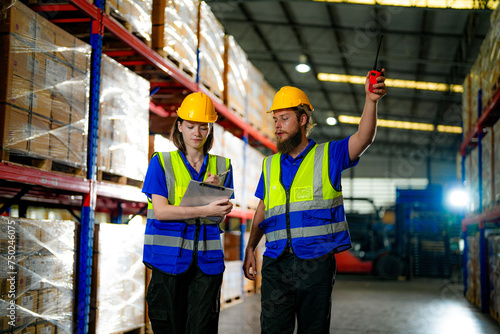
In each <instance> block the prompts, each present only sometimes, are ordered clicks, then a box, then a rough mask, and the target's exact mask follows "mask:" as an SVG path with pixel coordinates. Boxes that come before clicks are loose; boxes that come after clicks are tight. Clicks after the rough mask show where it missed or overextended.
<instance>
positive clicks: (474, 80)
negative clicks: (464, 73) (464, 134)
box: [469, 57, 482, 126]
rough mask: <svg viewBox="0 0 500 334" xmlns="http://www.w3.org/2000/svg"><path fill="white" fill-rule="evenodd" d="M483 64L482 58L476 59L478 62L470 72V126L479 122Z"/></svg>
mask: <svg viewBox="0 0 500 334" xmlns="http://www.w3.org/2000/svg"><path fill="white" fill-rule="evenodd" d="M481 63H482V58H481V57H478V58H476V61H475V62H474V64H473V65H472V67H471V71H470V92H469V93H470V94H471V101H472V102H471V109H470V124H471V125H472V126H474V124H476V122H477V118H478V117H477V114H478V103H477V102H478V92H479V90H480V89H481V79H482V75H481Z"/></svg>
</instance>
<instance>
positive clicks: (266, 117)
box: [260, 81, 276, 140]
mask: <svg viewBox="0 0 500 334" xmlns="http://www.w3.org/2000/svg"><path fill="white" fill-rule="evenodd" d="M263 87H264V89H263V90H262V95H261V97H260V99H261V101H262V102H261V104H262V106H263V107H264V108H263V109H262V110H263V111H262V112H263V114H262V128H261V131H262V132H263V133H264V135H265V136H267V137H268V138H271V139H273V140H274V139H275V138H276V136H275V134H274V120H273V113H268V112H267V111H268V110H269V109H270V108H271V106H272V105H273V99H274V95H276V90H275V89H274V88H273V87H272V86H271V85H270V84H269V83H268V82H267V81H264V83H263Z"/></svg>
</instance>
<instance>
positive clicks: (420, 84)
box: [318, 73, 464, 93]
mask: <svg viewBox="0 0 500 334" xmlns="http://www.w3.org/2000/svg"><path fill="white" fill-rule="evenodd" d="M318 80H320V81H329V82H342V83H350V84H356V85H364V84H365V80H366V77H363V76H360V75H346V74H335V73H318ZM385 84H386V85H387V87H394V88H405V89H419V90H430V91H437V92H446V91H451V92H453V93H463V91H464V88H463V87H462V85H448V84H445V83H440V82H426V81H413V80H402V79H385Z"/></svg>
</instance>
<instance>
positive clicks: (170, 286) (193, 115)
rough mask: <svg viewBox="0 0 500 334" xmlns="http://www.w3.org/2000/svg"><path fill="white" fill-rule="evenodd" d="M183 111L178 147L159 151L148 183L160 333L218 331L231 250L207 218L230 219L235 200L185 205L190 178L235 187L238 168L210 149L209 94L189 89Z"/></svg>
mask: <svg viewBox="0 0 500 334" xmlns="http://www.w3.org/2000/svg"><path fill="white" fill-rule="evenodd" d="M177 115H178V118H177V120H176V121H175V123H174V124H173V126H172V131H171V139H172V141H173V143H174V145H175V146H176V147H177V148H178V150H177V151H172V152H164V153H155V154H154V155H153V157H152V159H151V162H150V163H149V167H148V171H147V174H146V178H145V180H144V186H143V189H142V191H143V192H144V193H145V194H146V195H147V196H148V204H149V206H148V214H147V218H148V221H147V226H146V234H145V238H144V263H145V264H146V266H148V267H149V268H151V269H152V276H151V281H150V283H149V287H148V291H147V296H146V300H147V303H148V307H149V312H148V314H149V318H150V320H151V325H152V328H153V332H154V333H156V334H158V333H179V334H181V333H217V329H218V321H219V302H220V288H221V284H222V273H223V271H224V254H223V252H222V247H221V241H220V233H221V230H220V228H219V225H218V224H217V222H214V221H213V220H208V219H207V217H221V220H222V218H223V217H224V216H225V215H227V214H228V213H229V212H230V211H231V209H232V207H233V205H232V204H231V202H228V201H227V200H218V201H215V202H213V203H210V204H208V205H203V206H195V207H186V206H179V203H180V202H181V200H182V197H183V195H184V193H185V191H186V188H187V186H188V184H189V181H190V180H196V181H203V182H205V183H212V184H216V185H222V186H225V187H230V188H232V187H233V180H232V167H231V163H230V160H229V159H227V158H224V157H219V156H215V155H211V154H208V151H209V150H210V148H211V147H212V144H213V140H214V135H213V123H214V122H215V121H216V120H217V113H216V112H215V109H214V105H213V103H212V101H211V100H210V98H209V97H208V96H206V95H205V94H203V93H192V94H190V95H188V96H187V97H186V98H185V99H184V101H183V102H182V104H181V106H180V108H179V110H178V111H177ZM226 171H229V172H228V173H225V174H223V173H224V172H226ZM221 174H223V175H221Z"/></svg>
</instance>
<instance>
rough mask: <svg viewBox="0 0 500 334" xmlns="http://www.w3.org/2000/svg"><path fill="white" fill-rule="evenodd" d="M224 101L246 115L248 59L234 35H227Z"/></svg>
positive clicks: (231, 107) (243, 115) (241, 114)
mask: <svg viewBox="0 0 500 334" xmlns="http://www.w3.org/2000/svg"><path fill="white" fill-rule="evenodd" d="M224 57H225V62H226V65H225V68H224V103H225V104H226V105H227V106H228V107H229V108H230V109H232V110H234V111H235V112H236V113H238V114H239V115H240V116H242V117H245V111H246V108H247V102H246V97H247V90H248V59H247V55H246V53H245V51H243V49H242V48H241V46H240V45H239V44H238V43H237V42H236V40H235V39H234V37H233V36H231V35H226V36H225V53H224Z"/></svg>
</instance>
